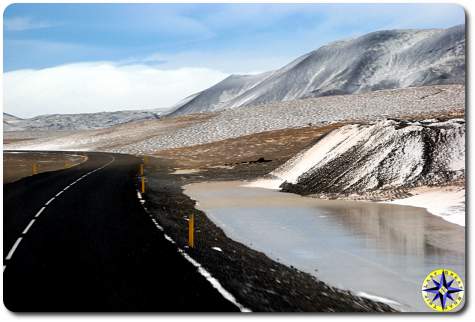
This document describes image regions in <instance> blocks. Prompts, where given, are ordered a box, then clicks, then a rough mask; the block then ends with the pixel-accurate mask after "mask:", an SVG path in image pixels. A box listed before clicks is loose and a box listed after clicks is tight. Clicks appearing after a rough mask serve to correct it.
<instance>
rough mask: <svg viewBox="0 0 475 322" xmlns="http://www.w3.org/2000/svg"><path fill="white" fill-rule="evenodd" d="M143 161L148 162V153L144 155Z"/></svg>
mask: <svg viewBox="0 0 475 322" xmlns="http://www.w3.org/2000/svg"><path fill="white" fill-rule="evenodd" d="M143 163H144V164H147V163H148V156H146V155H144V156H143Z"/></svg>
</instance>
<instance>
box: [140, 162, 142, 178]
mask: <svg viewBox="0 0 475 322" xmlns="http://www.w3.org/2000/svg"><path fill="white" fill-rule="evenodd" d="M140 175H141V176H143V164H141V165H140Z"/></svg>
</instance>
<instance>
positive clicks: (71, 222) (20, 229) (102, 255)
mask: <svg viewBox="0 0 475 322" xmlns="http://www.w3.org/2000/svg"><path fill="white" fill-rule="evenodd" d="M87 156H88V160H87V161H86V162H85V163H83V164H81V165H79V166H76V167H74V168H70V169H66V170H60V171H55V172H50V173H41V174H38V175H35V176H32V177H27V178H23V179H21V180H19V181H17V182H14V183H10V184H6V185H4V199H3V202H4V206H3V207H4V208H3V223H4V228H3V229H4V231H3V236H4V237H3V238H4V245H3V247H4V248H3V254H4V257H3V258H4V271H3V277H4V289H3V299H4V303H5V305H6V307H7V308H8V309H9V310H11V311H15V312H98V311H100V312H124V311H125V312H127V311H131V312H176V311H179V312H181V311H239V309H238V307H237V306H236V305H234V304H233V303H231V302H229V301H228V300H226V299H225V298H224V297H223V296H222V295H221V294H220V293H219V292H218V291H217V290H216V289H215V288H213V286H212V285H211V284H210V283H209V282H208V281H207V280H206V279H205V277H203V276H202V275H200V274H199V273H198V271H197V269H196V267H195V266H193V265H192V264H191V263H190V262H188V261H187V260H186V259H185V258H184V257H183V256H182V255H180V254H179V253H178V252H177V248H176V247H175V246H174V245H173V244H171V243H169V242H168V241H167V240H166V239H165V238H164V235H163V233H161V232H160V231H159V230H157V228H156V227H155V226H154V224H153V222H152V221H151V220H150V218H149V216H148V215H147V214H146V213H145V211H144V209H143V207H142V205H141V204H140V202H139V200H138V198H137V193H136V181H137V179H136V178H137V170H138V168H139V164H140V160H139V159H137V158H135V157H132V156H127V155H112V154H102V153H87ZM94 170H96V171H94ZM88 173H89V174H88ZM86 174H88V175H86ZM84 175H86V176H85V177H83V176H84ZM81 177H82V179H80V180H79V181H76V180H78V179H79V178H81ZM71 184H72V185H71ZM66 187H67V189H66V190H64V189H65V188H66ZM53 197H54V199H52V198H53Z"/></svg>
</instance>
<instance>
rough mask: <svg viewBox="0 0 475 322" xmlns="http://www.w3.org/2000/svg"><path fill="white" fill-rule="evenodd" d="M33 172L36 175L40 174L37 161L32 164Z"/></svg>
mask: <svg viewBox="0 0 475 322" xmlns="http://www.w3.org/2000/svg"><path fill="white" fill-rule="evenodd" d="M31 173H33V174H34V175H35V174H38V166H37V165H36V163H33V165H32V166H31Z"/></svg>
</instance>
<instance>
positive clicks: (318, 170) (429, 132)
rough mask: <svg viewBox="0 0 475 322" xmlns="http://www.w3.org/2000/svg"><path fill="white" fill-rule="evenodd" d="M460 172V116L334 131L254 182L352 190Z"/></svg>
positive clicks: (430, 180)
mask: <svg viewBox="0 0 475 322" xmlns="http://www.w3.org/2000/svg"><path fill="white" fill-rule="evenodd" d="M464 175H465V121H464V120H463V119H451V120H448V121H444V122H440V121H437V120H425V121H422V120H421V121H417V122H407V121H394V120H385V121H378V122H375V123H374V124H369V125H360V124H353V125H347V126H343V127H341V128H339V129H336V130H333V131H332V132H330V133H329V134H328V135H326V136H324V137H323V138H322V139H321V140H319V141H318V142H317V143H316V144H314V145H313V146H312V147H311V148H309V149H307V150H305V151H303V152H301V153H299V154H297V155H296V156H295V157H293V158H292V159H290V160H289V161H287V162H286V163H284V164H283V165H282V166H280V167H279V168H277V169H276V170H274V171H272V172H271V173H270V174H269V177H270V178H269V180H268V181H267V182H266V181H265V180H260V181H258V182H255V183H253V185H254V186H256V185H260V186H261V187H269V188H274V189H275V188H277V187H279V186H281V185H280V184H282V187H283V188H284V190H286V191H290V192H298V193H303V194H332V193H333V194H335V193H339V194H351V193H366V192H372V191H376V190H391V189H398V188H412V187H415V186H421V185H441V184H447V183H450V182H452V181H454V180H461V179H463V178H464ZM279 181H280V182H279ZM279 183H280V184H279Z"/></svg>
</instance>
